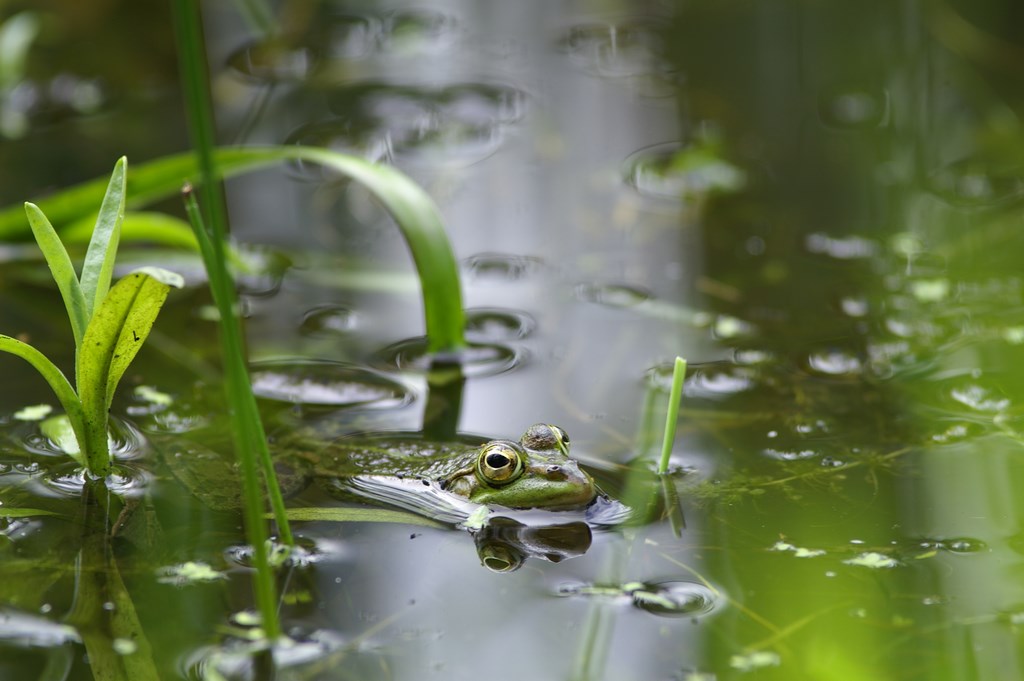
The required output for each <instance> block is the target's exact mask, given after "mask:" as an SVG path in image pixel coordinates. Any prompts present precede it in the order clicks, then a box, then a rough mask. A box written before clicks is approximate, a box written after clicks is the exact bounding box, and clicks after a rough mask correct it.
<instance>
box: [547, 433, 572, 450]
mask: <svg viewBox="0 0 1024 681" xmlns="http://www.w3.org/2000/svg"><path fill="white" fill-rule="evenodd" d="M548 428H550V429H551V432H552V433H554V434H555V441H556V442H555V445H556V446H557V447H558V449H560V450H561V452H562V453H563V454H565V455H566V456H569V433H567V432H565V431H564V430H562V429H561V428H560V427H558V426H548Z"/></svg>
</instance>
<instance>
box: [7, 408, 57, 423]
mask: <svg viewBox="0 0 1024 681" xmlns="http://www.w3.org/2000/svg"><path fill="white" fill-rule="evenodd" d="M51 411H53V407H51V406H50V405H48V404H31V405H28V406H25V407H22V408H21V409H19V410H18V411H16V412H14V418H15V419H17V420H18V421H42V420H43V419H45V418H46V417H47V416H49V415H50V412H51Z"/></svg>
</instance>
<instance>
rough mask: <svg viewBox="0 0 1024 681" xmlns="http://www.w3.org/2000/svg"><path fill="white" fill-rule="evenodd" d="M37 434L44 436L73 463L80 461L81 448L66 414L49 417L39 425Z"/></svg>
mask: <svg viewBox="0 0 1024 681" xmlns="http://www.w3.org/2000/svg"><path fill="white" fill-rule="evenodd" d="M39 432H41V433H42V434H43V435H45V436H46V437H47V438H48V439H49V440H50V441H51V442H52V443H53V444H55V445H57V447H58V448H60V450H61V451H62V452H64V453H65V454H67V455H68V456H70V457H71V458H73V459H74V460H75V461H78V462H79V463H84V462H83V461H82V448H81V446H79V444H78V438H77V437H76V436H75V428H74V426H72V425H71V419H69V418H68V416H67V414H58V415H57V416H51V417H50V418H48V419H46V420H44V421H43V422H42V423H40V424H39Z"/></svg>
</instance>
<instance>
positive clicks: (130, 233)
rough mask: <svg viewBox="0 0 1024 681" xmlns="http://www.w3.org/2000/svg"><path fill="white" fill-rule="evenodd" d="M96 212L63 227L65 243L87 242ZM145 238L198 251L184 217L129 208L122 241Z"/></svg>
mask: <svg viewBox="0 0 1024 681" xmlns="http://www.w3.org/2000/svg"><path fill="white" fill-rule="evenodd" d="M95 220H96V216H88V217H85V218H82V219H81V220H77V221H75V222H74V223H72V224H71V225H69V226H68V228H67V229H64V230H61V234H62V235H63V237H64V241H65V243H68V244H76V243H83V244H84V243H88V242H89V239H90V238H91V237H92V233H93V224H94V223H95ZM129 241H145V242H149V243H153V244H160V245H162V246H172V247H175V248H184V249H188V250H191V251H198V250H199V246H198V244H196V237H195V235H193V234H192V228H191V227H189V225H188V223H187V222H185V221H184V220H182V219H181V218H176V217H174V216H173V215H167V214H165V213H156V212H150V211H128V212H126V213H125V214H124V221H123V222H122V223H121V242H122V243H127V242H129Z"/></svg>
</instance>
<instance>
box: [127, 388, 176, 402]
mask: <svg viewBox="0 0 1024 681" xmlns="http://www.w3.org/2000/svg"><path fill="white" fill-rule="evenodd" d="M135 396H136V397H138V398H139V399H140V400H143V401H145V402H149V403H150V404H152V405H156V406H158V407H169V406H171V405H172V404H174V398H173V397H171V396H170V395H168V394H167V393H164V392H160V391H159V390H157V389H156V388H154V387H153V386H151V385H137V386H135Z"/></svg>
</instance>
